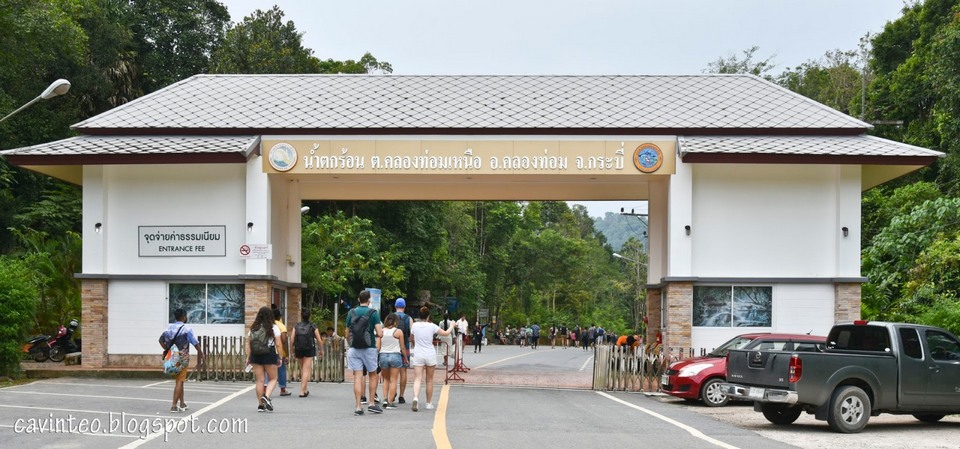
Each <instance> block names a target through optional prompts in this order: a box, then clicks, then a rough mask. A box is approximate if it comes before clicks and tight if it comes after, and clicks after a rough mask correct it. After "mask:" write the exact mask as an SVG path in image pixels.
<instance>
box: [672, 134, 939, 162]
mask: <svg viewBox="0 0 960 449" xmlns="http://www.w3.org/2000/svg"><path fill="white" fill-rule="evenodd" d="M679 140H680V149H679V151H680V156H681V157H683V156H686V155H687V154H783V155H816V156H926V157H929V156H937V157H939V156H943V155H944V154H943V153H941V152H939V151H933V150H928V149H926V148H921V147H916V146H913V145H908V144H905V143H900V142H894V141H892V140H886V139H881V138H879V137H873V136H867V135H861V136H684V137H681V138H680V139H679Z"/></svg>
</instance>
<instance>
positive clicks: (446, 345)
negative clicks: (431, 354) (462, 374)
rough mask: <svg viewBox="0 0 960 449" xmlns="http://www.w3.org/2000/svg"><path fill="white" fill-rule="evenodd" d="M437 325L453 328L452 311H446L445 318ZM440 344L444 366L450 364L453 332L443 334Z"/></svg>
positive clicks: (445, 328)
mask: <svg viewBox="0 0 960 449" xmlns="http://www.w3.org/2000/svg"><path fill="white" fill-rule="evenodd" d="M437 326H439V327H440V329H443V330H452V329H453V326H454V324H453V321H452V320H451V319H450V312H444V314H443V320H442V321H440V324H438V325H437ZM440 344H441V347H442V349H441V351H440V352H442V353H443V366H448V363H449V359H450V345H452V344H453V333H452V332H451V333H450V335H441V336H440ZM408 354H409V353H408Z"/></svg>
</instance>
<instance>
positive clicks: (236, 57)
mask: <svg viewBox="0 0 960 449" xmlns="http://www.w3.org/2000/svg"><path fill="white" fill-rule="evenodd" d="M283 17H284V13H283V11H281V10H280V8H279V7H277V6H274V7H273V8H271V9H269V10H267V11H263V10H260V9H258V10H256V11H254V12H253V13H252V14H250V15H249V16H246V17H244V18H243V21H242V22H240V23H238V24H236V25H234V26H233V27H231V28H230V29H229V30H228V31H227V33H226V38H225V39H224V41H223V45H222V46H221V47H220V48H218V49H217V50H216V51H214V52H213V58H212V60H213V61H212V72H213V73H319V72H320V64H319V61H318V60H317V58H316V57H314V56H313V50H311V49H309V48H306V47H304V46H303V43H302V41H303V33H301V32H298V31H297V27H296V25H294V23H293V21H292V20H289V21H286V22H284V20H283Z"/></svg>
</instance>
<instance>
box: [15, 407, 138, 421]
mask: <svg viewBox="0 0 960 449" xmlns="http://www.w3.org/2000/svg"><path fill="white" fill-rule="evenodd" d="M0 407H3V408H25V409H29V410H52V411H55V412H69V413H94V414H99V415H109V414H111V413H113V414H115V415H119V413H117V412H103V411H100V410H77V409H71V408H51V407H31V406H28V405H4V404H0ZM123 414H124V415H126V416H145V417H149V418H156V417H157V415H156V414H151V415H144V414H139V413H127V412H123Z"/></svg>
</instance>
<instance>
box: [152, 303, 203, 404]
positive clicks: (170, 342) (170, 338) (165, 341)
mask: <svg viewBox="0 0 960 449" xmlns="http://www.w3.org/2000/svg"><path fill="white" fill-rule="evenodd" d="M173 319H174V320H176V321H175V322H173V323H171V324H170V325H169V326H167V329H166V330H165V331H163V334H161V337H162V341H161V342H160V346H161V347H162V348H163V349H164V350H168V349H169V350H172V348H173V346H176V347H177V351H179V352H180V360H182V363H183V369H181V370H180V372H179V373H177V377H176V378H174V384H173V405H172V406H170V411H171V412H173V413H177V412H182V411H186V410H187V408H188V407H187V403H186V402H184V400H183V383H184V382H185V381H186V380H187V372H189V368H188V367H189V365H190V345H193V347H194V348H196V350H197V366H200V364H202V363H203V351H202V350H201V349H200V341H199V340H197V336H196V335H194V333H193V329H192V328H191V327H190V326H187V312H186V311H185V310H183V309H180V308H178V309H176V310H174V311H173Z"/></svg>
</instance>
